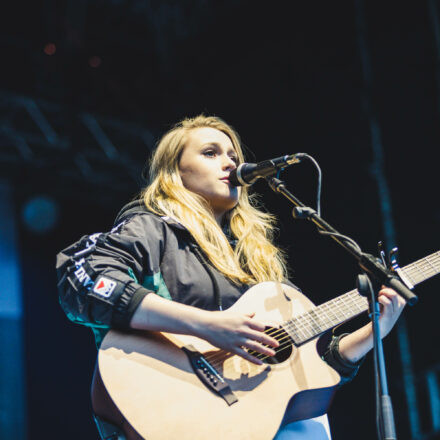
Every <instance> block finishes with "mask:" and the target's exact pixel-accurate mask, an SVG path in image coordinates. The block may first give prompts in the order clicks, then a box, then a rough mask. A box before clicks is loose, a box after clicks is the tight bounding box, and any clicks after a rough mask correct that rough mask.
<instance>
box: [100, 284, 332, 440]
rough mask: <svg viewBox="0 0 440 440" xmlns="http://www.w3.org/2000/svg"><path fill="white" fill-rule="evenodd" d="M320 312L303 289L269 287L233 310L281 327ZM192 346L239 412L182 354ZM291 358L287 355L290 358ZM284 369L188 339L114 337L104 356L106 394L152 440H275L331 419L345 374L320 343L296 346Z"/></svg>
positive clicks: (283, 363) (136, 334) (261, 286)
mask: <svg viewBox="0 0 440 440" xmlns="http://www.w3.org/2000/svg"><path fill="white" fill-rule="evenodd" d="M311 308H314V305H313V303H312V302H311V301H310V300H308V299H307V298H306V297H305V296H304V295H303V294H301V293H300V292H299V291H297V290H296V289H294V288H292V287H290V286H287V285H284V284H280V283H274V282H265V283H261V284H258V285H256V286H254V287H252V288H251V289H249V290H248V291H247V292H246V293H245V294H244V295H243V296H242V297H241V298H240V299H239V300H238V301H237V302H236V303H235V304H234V305H233V306H232V307H231V308H230V309H229V310H230V311H234V312H237V313H242V314H248V313H252V312H255V319H258V320H260V321H263V322H270V323H274V324H279V323H282V322H285V321H286V320H288V319H290V318H292V317H294V316H296V315H299V314H301V313H303V312H304V311H306V310H309V309H311ZM189 344H190V345H192V346H193V347H194V348H196V350H198V351H199V352H200V353H201V354H203V355H204V357H205V358H207V359H208V360H210V359H213V357H216V358H217V360H218V364H217V363H215V361H214V360H213V361H212V364H213V365H215V366H216V368H217V371H218V372H219V373H220V374H221V375H222V376H223V378H224V379H225V380H226V381H227V383H228V384H229V386H230V388H231V390H232V392H233V393H234V395H235V396H236V398H237V399H238V401H237V402H235V403H233V404H232V405H228V404H227V403H226V401H225V400H224V399H223V398H222V397H221V396H219V395H218V394H216V393H215V392H213V391H211V390H210V389H208V388H207V387H206V386H205V385H204V384H203V383H202V381H201V380H200V379H199V378H198V376H197V375H196V374H195V373H194V371H193V368H192V366H191V363H190V361H189V359H188V357H187V355H186V354H185V352H184V351H183V350H182V349H181V347H183V346H187V345H189ZM286 352H287V353H286ZM284 355H285V356H284V357H285V360H283V361H281V362H280V363H277V364H263V365H261V366H258V365H255V364H252V363H250V362H248V361H246V360H244V359H243V358H241V357H239V356H236V355H232V356H231V355H229V356H225V353H224V351H222V350H219V349H218V348H216V347H214V346H212V345H210V344H209V343H208V342H206V341H204V340H202V339H199V338H196V337H192V336H187V335H175V334H170V333H160V332H130V333H122V332H117V331H113V330H112V331H110V332H109V333H108V334H107V335H106V337H105V338H104V340H103V342H102V345H101V348H100V350H99V354H98V366H99V372H100V374H101V377H102V381H103V383H104V386H105V388H106V390H107V392H108V394H109V395H110V397H111V399H112V400H113V402H114V404H115V405H116V406H117V407H118V409H119V411H120V412H121V413H122V415H123V416H124V418H125V419H126V420H127V421H128V423H129V424H130V425H131V426H132V427H133V428H134V429H135V430H136V431H137V432H138V433H139V434H140V435H141V436H142V437H143V438H146V439H148V440H156V439H157V440H159V439H170V438H179V439H180V440H186V439H188V440H189V439H191V440H195V439H196V440H197V439H207V438H209V439H212V440H214V439H225V438H227V439H231V440H244V439H249V440H251V439H252V440H259V439H261V440H269V439H272V438H273V437H274V435H275V433H276V432H277V430H278V429H279V427H280V425H281V424H282V423H288V422H291V421H295V420H302V419H307V418H311V417H316V416H319V415H321V414H324V413H326V412H327V409H328V407H329V405H330V402H331V398H332V396H333V393H334V390H335V388H336V386H337V385H338V384H339V382H340V376H339V375H338V373H337V372H336V371H335V370H333V369H332V368H330V367H329V366H328V365H327V364H326V363H325V362H324V361H322V359H321V358H320V356H319V355H318V353H317V349H316V340H314V341H313V340H312V341H311V342H308V343H306V344H304V345H302V346H300V347H299V348H296V347H295V346H290V348H289V351H287V350H286V351H285V353H284Z"/></svg>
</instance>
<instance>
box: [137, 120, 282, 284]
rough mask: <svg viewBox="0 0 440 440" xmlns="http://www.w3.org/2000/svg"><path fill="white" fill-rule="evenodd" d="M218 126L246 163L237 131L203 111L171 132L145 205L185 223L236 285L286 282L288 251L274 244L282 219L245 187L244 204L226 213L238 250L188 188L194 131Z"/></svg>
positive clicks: (158, 153)
mask: <svg viewBox="0 0 440 440" xmlns="http://www.w3.org/2000/svg"><path fill="white" fill-rule="evenodd" d="M201 127H211V128H215V129H216V130H219V131H221V132H223V133H224V134H226V135H227V136H228V137H229V138H230V139H231V142H232V145H233V147H234V149H235V151H236V153H237V156H238V159H239V162H243V161H244V157H243V151H242V147H241V142H240V138H239V136H238V134H237V132H236V131H235V130H234V129H233V128H232V127H231V126H230V125H228V124H227V123H226V122H224V121H223V120H222V119H220V118H218V117H216V116H205V115H199V116H196V117H194V118H186V119H183V120H182V121H180V122H178V123H177V124H176V125H175V126H174V127H173V128H171V130H169V131H168V132H167V133H165V134H164V135H163V136H162V138H161V139H160V141H159V142H158V144H157V147H156V150H155V151H154V154H153V156H152V157H151V159H150V163H149V165H150V166H149V177H150V183H149V184H148V186H147V187H146V188H144V189H143V190H142V192H141V197H142V199H143V201H144V203H145V206H146V207H147V209H149V210H150V211H152V212H154V213H156V214H158V215H160V216H170V217H172V218H174V219H176V220H178V221H179V222H180V223H181V224H182V225H183V226H185V227H186V228H187V229H188V230H189V232H190V233H191V235H192V236H193V238H194V239H195V240H196V242H197V243H198V245H199V246H200V248H201V249H202V250H203V251H204V253H205V255H206V256H207V257H208V258H209V260H210V262H211V263H212V265H213V266H214V267H216V268H217V269H218V270H219V271H220V272H221V273H223V274H224V275H225V276H226V277H228V278H229V279H231V280H232V281H233V282H234V283H236V284H239V283H243V284H255V283H259V282H263V281H284V280H286V279H287V277H288V273H287V264H286V258H285V254H284V252H283V251H282V250H281V249H279V248H278V247H276V246H275V245H274V244H273V238H274V232H275V231H276V227H275V224H276V218H275V216H274V215H272V214H270V213H267V212H264V211H262V210H261V208H259V204H258V200H257V199H256V197H255V196H252V195H249V193H248V189H247V188H246V187H243V188H242V189H241V192H240V195H239V199H238V203H237V204H236V206H235V207H234V208H232V209H231V210H230V211H228V212H227V213H226V215H225V221H226V222H227V223H229V225H228V226H229V230H230V233H231V235H232V237H233V238H235V239H237V244H236V246H235V249H233V248H232V247H231V245H230V244H229V241H228V239H227V238H226V235H225V234H224V232H223V230H222V228H221V227H220V226H219V225H218V223H217V222H216V220H215V218H214V214H213V211H212V209H211V207H210V205H209V203H208V201H207V200H206V199H205V198H203V197H202V196H200V195H198V194H196V193H194V192H192V191H189V190H188V189H186V188H185V187H184V186H183V183H182V180H181V177H180V173H179V161H180V156H181V153H182V151H183V149H184V147H185V143H186V140H187V134H188V132H189V131H190V130H193V129H195V128H201Z"/></svg>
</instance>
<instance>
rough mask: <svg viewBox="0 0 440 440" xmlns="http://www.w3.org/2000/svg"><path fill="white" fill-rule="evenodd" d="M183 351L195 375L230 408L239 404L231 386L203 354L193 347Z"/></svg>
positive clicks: (186, 347) (185, 348) (183, 348)
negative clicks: (236, 403)
mask: <svg viewBox="0 0 440 440" xmlns="http://www.w3.org/2000/svg"><path fill="white" fill-rule="evenodd" d="M182 350H183V351H184V352H185V354H186V355H187V356H188V359H189V361H190V363H191V366H192V368H193V370H194V373H196V375H197V377H198V378H199V379H200V380H201V381H202V383H203V384H204V385H205V386H206V387H207V388H209V389H210V390H211V391H213V392H214V393H216V394H218V395H219V396H220V397H222V398H223V399H224V400H225V402H226V403H227V404H228V405H229V406H231V405H233V404H234V403H235V402H238V399H237V397H236V396H235V394H234V393H233V392H232V390H231V387H230V386H229V384H228V383H227V382H226V381H225V380H224V379H223V377H222V375H221V374H220V373H219V372H218V371H217V370H216V369H215V368H214V367H213V366H212V365H211V364H210V363H209V362H208V361H207V360H206V359H205V357H204V356H203V355H202V354H201V353H199V352H198V351H197V350H196V349H195V348H194V347H193V346H192V345H186V346H184V347H182Z"/></svg>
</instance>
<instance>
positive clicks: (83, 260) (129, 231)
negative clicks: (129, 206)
mask: <svg viewBox="0 0 440 440" xmlns="http://www.w3.org/2000/svg"><path fill="white" fill-rule="evenodd" d="M165 235H166V229H165V225H164V222H163V221H162V220H161V219H160V218H158V217H156V216H154V215H151V214H144V213H142V214H135V215H133V216H131V217H130V218H127V219H125V220H123V221H122V222H120V223H119V224H118V225H116V226H115V227H114V228H113V229H112V230H111V231H110V232H107V233H96V234H93V235H89V236H84V237H82V238H81V239H80V240H79V241H77V242H76V243H74V244H73V245H71V246H69V247H67V248H66V249H64V250H63V251H61V252H60V253H59V254H58V255H57V258H56V270H57V277H58V292H59V297H60V304H61V307H62V308H63V310H64V312H65V313H66V315H67V316H68V318H69V319H70V320H72V321H73V322H76V323H80V324H84V325H86V326H89V327H92V328H102V329H106V328H111V327H114V328H119V329H128V328H129V324H130V320H131V317H132V316H133V313H134V311H135V310H136V308H137V306H138V305H139V303H140V302H141V301H142V299H143V298H144V297H145V295H147V294H148V293H150V292H151V291H149V290H147V289H146V288H144V287H143V286H142V280H143V279H144V277H146V276H150V275H153V274H154V273H157V272H159V270H160V269H159V268H160V261H161V256H162V255H163V250H164V246H165Z"/></svg>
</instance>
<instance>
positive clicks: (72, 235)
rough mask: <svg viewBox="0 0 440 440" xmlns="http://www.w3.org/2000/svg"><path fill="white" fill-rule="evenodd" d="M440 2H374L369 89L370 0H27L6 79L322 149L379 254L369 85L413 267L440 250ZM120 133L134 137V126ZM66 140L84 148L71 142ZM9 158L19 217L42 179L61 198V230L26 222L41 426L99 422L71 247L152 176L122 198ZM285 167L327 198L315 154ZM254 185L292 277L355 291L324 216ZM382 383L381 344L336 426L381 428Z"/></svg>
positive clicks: (426, 297)
mask: <svg viewBox="0 0 440 440" xmlns="http://www.w3.org/2000/svg"><path fill="white" fill-rule="evenodd" d="M432 3H434V4H435V3H436V2H431V3H430V2H417V3H416V2H411V3H410V4H402V3H400V2H387V4H386V5H384V4H383V2H378V1H370V2H368V5H367V7H366V10H365V14H364V15H363V18H364V20H365V23H366V31H367V34H366V41H367V44H368V46H367V51H368V54H369V56H370V59H371V64H370V66H369V67H370V68H371V71H372V75H373V83H372V87H370V88H368V87H366V85H365V81H364V80H363V75H362V64H361V53H362V52H361V51H360V49H359V45H358V41H359V40H358V33H357V32H358V28H357V26H356V19H355V17H356V13H357V11H359V5H360V4H361V2H354V1H342V2H338V3H337V4H334V3H331V4H330V3H328V2H313V3H308V2H293V3H291V2H277V3H274V4H273V5H270V4H268V3H263V2H249V1H235V2H232V1H225V2H217V1H201V0H200V1H196V0H194V1H187V2H177V1H170V0H167V1H164V2H157V3H155V2H153V1H139V2H124V1H109V2H103V1H94V2H92V1H90V2H88V1H82V2H77V3H74V2H69V1H62V2H50V1H49V2H47V1H46V2H33V3H32V4H27V3H23V4H21V3H20V2H17V3H16V4H15V6H12V5H9V8H8V14H5V15H3V17H7V20H4V23H3V27H2V29H3V30H2V31H1V35H2V39H1V41H2V43H1V44H2V47H3V54H4V60H5V61H6V62H5V63H4V65H3V68H2V72H1V79H2V87H1V88H2V90H3V91H8V92H11V93H13V94H17V95H25V96H31V97H35V98H42V99H45V100H48V101H51V102H53V103H57V105H60V106H62V108H63V109H67V110H66V114H69V112H70V113H74V112H77V111H88V112H92V113H95V114H100V115H106V116H111V117H113V118H118V119H120V120H123V121H127V122H130V121H133V122H136V123H137V124H140V125H145V126H146V127H148V128H149V129H150V130H151V131H152V132H153V133H154V136H155V138H157V136H158V135H159V134H160V133H162V132H163V131H164V130H165V129H166V128H168V126H169V125H170V124H171V123H173V122H175V121H177V120H178V119H179V118H181V117H183V116H188V115H195V114H197V113H200V112H202V111H203V112H205V113H208V114H216V115H219V116H221V117H223V118H224V119H225V120H226V121H228V122H229V123H231V124H232V125H233V126H234V127H235V128H236V129H237V130H238V131H239V133H240V134H241V136H242V139H243V141H244V143H245V145H246V146H248V147H249V149H250V150H252V151H253V153H254V155H255V158H256V159H257V160H263V159H266V158H270V157H276V156H279V155H282V154H286V153H291V152H296V151H306V152H308V153H309V154H311V155H313V156H314V157H315V158H316V160H317V161H318V162H319V163H320V165H321V167H322V169H323V173H324V180H323V195H322V215H323V217H324V218H325V219H327V220H328V221H329V222H330V223H331V224H333V225H334V226H335V227H336V228H338V229H339V230H340V231H341V232H343V233H346V234H348V235H350V236H352V237H354V238H355V239H357V240H358V242H359V243H360V245H361V246H362V247H363V248H364V249H365V250H369V251H373V252H374V250H375V247H376V243H377V241H378V240H380V239H383V238H384V231H383V223H382V219H381V210H380V203H379V202H380V200H379V196H378V187H377V184H376V181H375V179H374V172H375V170H374V168H373V167H372V164H373V153H372V147H371V144H372V138H371V135H370V125H369V124H370V120H369V117H368V113H367V112H366V111H365V107H363V104H362V103H363V102H365V97H367V99H368V100H369V101H370V102H371V104H372V109H373V113H374V114H375V115H376V117H377V121H378V126H379V128H380V134H381V141H382V142H381V143H382V146H383V154H384V163H385V170H384V173H385V176H386V180H387V182H388V185H389V189H390V194H391V202H392V215H393V220H394V224H395V228H396V238H397V243H398V245H399V246H400V249H401V252H400V253H401V261H402V265H404V264H407V263H410V262H411V261H413V260H415V259H418V258H421V257H423V256H425V255H426V254H429V253H431V252H433V251H436V250H438V242H439V240H438V238H439V236H438V229H437V228H438V225H439V221H440V208H439V207H438V203H437V202H438V183H437V175H438V163H437V157H438V154H437V151H436V150H437V149H438V145H439V121H440V114H439V88H438V87H439V86H440V84H438V83H437V80H436V78H437V77H438V75H439V73H438V72H439V65H438V55H437V53H438V52H437V47H436V44H435V30H434V27H433V26H432V22H433V20H435V19H436V20H437V23H438V20H439V18H438V14H437V15H434V16H433V15H432V11H431V12H430V10H429V4H432ZM136 8H137V9H136ZM434 12H435V11H434ZM51 41H54V42H56V44H57V52H56V54H55V55H53V56H47V55H45V54H44V53H43V47H44V45H45V44H46V43H47V42H51ZM92 55H99V56H100V57H101V58H102V64H101V66H100V67H99V68H95V69H93V68H91V67H90V65H89V64H88V59H89V57H90V56H92ZM363 100H364V101H363ZM68 122H69V121H67V122H66V124H65V126H66V127H67V126H68ZM60 130H61V129H60ZM66 130H67V128H66ZM59 134H61V133H59ZM79 141H81V139H80V140H79ZM117 146H118V148H120V149H121V150H123V149H124V144H123V140H122V141H120V142H119V144H118V145H117ZM147 153H148V149H147V148H146V147H145V145H144V146H139V151H137V152H136V153H135V159H136V160H137V163H138V165H139V173H140V171H141V168H142V160H143V158H145V156H146V154H147ZM65 154H66V160H69V154H70V153H69V150H67V151H66V152H65ZM250 159H251V160H253V158H252V157H250ZM2 174H4V175H5V176H7V177H8V179H10V181H11V183H12V184H13V186H14V192H15V201H16V215H17V218H18V219H19V218H20V215H21V209H22V206H23V203H24V202H25V201H26V200H28V199H29V198H30V197H32V196H33V195H35V194H41V193H44V194H49V195H51V196H52V197H54V198H55V200H56V201H57V203H58V204H59V207H60V219H59V222H58V224H57V226H56V228H55V229H54V230H52V231H51V232H50V233H48V234H45V235H40V236H38V235H35V234H32V233H30V232H28V231H27V230H26V229H25V227H24V225H23V223H21V222H20V229H19V237H20V252H21V261H22V271H23V289H24V298H25V303H24V304H25V316H26V319H25V325H26V341H25V344H26V353H27V354H26V361H27V362H26V366H27V378H26V380H27V390H28V396H27V397H28V421H29V438H30V439H39V438H43V437H44V438H64V439H66V440H67V439H73V438H91V439H92V438H97V434H96V432H95V429H94V427H93V425H92V422H91V417H90V402H89V395H88V393H89V384H90V378H91V374H92V368H93V364H94V358H95V355H96V350H95V347H94V343H93V339H92V334H91V333H90V332H89V330H87V329H86V328H81V327H79V326H75V325H73V324H71V323H69V322H68V320H67V319H66V317H65V316H64V314H63V312H62V311H61V309H60V307H59V305H58V300H57V292H56V280H55V271H54V259H55V254H56V252H57V251H59V250H60V249H62V248H63V247H65V246H67V245H68V244H70V243H71V242H73V241H74V240H76V239H78V238H79V237H80V236H82V235H84V234H88V233H93V232H99V231H105V230H108V229H109V228H110V227H111V225H112V222H113V219H114V217H115V215H116V213H117V212H118V210H119V208H120V206H121V205H122V204H123V203H124V202H125V201H127V200H128V199H130V198H131V197H132V196H133V195H134V194H135V193H136V191H137V190H138V189H139V187H138V185H137V184H136V183H134V182H133V185H132V188H130V189H128V190H127V189H125V187H124V189H123V190H120V191H114V193H113V194H111V197H108V193H107V192H106V189H105V188H102V189H101V190H100V191H101V194H100V193H99V191H98V192H97V193H96V192H95V193H96V194H94V195H93V197H90V194H88V191H87V187H88V185H92V184H91V183H88V182H87V181H85V182H83V185H78V186H77V187H72V185H71V184H70V182H69V181H67V180H63V179H62V178H61V177H56V178H54V177H53V175H52V176H51V175H50V173H46V172H45V168H44V166H42V167H40V168H39V169H33V167H32V164H28V163H27V164H25V165H23V166H21V165H17V167H16V168H14V173H12V174H11V173H10V172H8V170H6V167H2ZM285 180H286V182H287V183H288V185H289V186H290V188H291V190H292V191H293V192H294V194H296V195H297V196H298V197H299V198H300V199H301V200H302V201H304V202H306V203H310V204H312V203H314V200H315V193H316V173H315V170H314V169H313V168H312V166H311V165H310V164H308V163H304V165H301V166H297V167H295V168H292V169H290V170H288V171H287V172H286V173H285ZM116 186H117V182H116ZM254 188H255V190H256V191H257V192H259V193H261V194H262V198H261V199H262V201H263V203H264V205H265V207H266V209H268V210H269V211H271V212H274V213H276V214H277V215H278V216H279V219H280V234H279V237H278V242H279V243H280V244H281V245H282V246H284V247H285V248H287V249H288V251H289V256H290V264H291V267H292V272H293V275H292V280H293V281H294V282H295V283H296V284H298V285H299V286H301V288H302V289H303V290H304V291H305V292H306V293H307V294H308V296H309V297H310V298H311V299H312V300H313V301H314V302H315V303H317V304H319V303H321V302H323V301H325V300H327V299H330V298H332V297H334V296H336V295H338V294H341V293H343V292H345V291H347V290H350V289H352V288H353V286H354V283H355V276H356V274H357V267H356V264H355V263H354V262H353V261H352V260H351V257H349V256H348V255H346V254H345V253H344V252H343V251H342V250H341V249H339V248H338V246H337V245H336V244H335V243H333V242H332V241H331V240H328V239H326V238H323V237H319V236H317V234H316V233H315V231H314V227H313V226H312V225H311V224H308V223H305V222H300V221H295V222H294V221H293V219H292V218H291V215H290V207H289V206H288V205H287V204H286V203H284V201H283V200H282V199H281V197H278V196H275V195H273V194H272V193H271V192H270V191H269V190H268V189H267V188H266V186H265V184H264V183H257V184H256V185H255V186H254ZM107 191H110V190H107ZM112 191H113V190H112ZM104 200H105V202H104ZM438 288H439V280H438V279H435V280H430V281H428V282H426V283H425V284H424V285H421V286H419V287H418V288H417V293H418V294H419V295H420V302H419V304H418V305H417V306H415V307H413V308H411V309H408V310H406V311H405V317H406V321H407V326H408V329H409V335H410V342H411V354H412V360H413V365H414V369H415V372H416V374H422V373H423V372H424V371H426V370H427V369H428V368H430V367H432V366H434V365H435V364H438V363H439V361H440V360H439V355H438V351H437V350H436V347H437V345H438V343H437V335H438V330H437V328H436V327H437V326H436V320H437V307H438V304H439V301H438V297H437V291H438ZM363 322H364V320H363V319H359V320H358V321H357V322H355V323H353V324H351V325H349V326H348V328H352V327H355V326H358V325H360V324H361V323H363ZM385 350H386V359H387V365H388V374H389V381H390V387H391V388H390V391H391V395H392V397H393V402H394V405H395V411H396V422H397V426H398V435H399V438H402V439H403V438H407V439H408V438H410V435H409V425H408V418H407V408H406V405H405V399H404V393H403V384H402V372H401V365H400V361H399V355H398V352H397V342H396V334H395V331H394V332H393V333H392V334H390V336H389V337H388V338H387V339H386V340H385ZM373 389H374V387H373V374H372V362H371V357H370V356H369V357H368V358H367V360H366V362H365V364H364V365H363V367H362V369H361V371H360V373H359V375H358V377H357V378H356V380H355V381H354V382H353V383H351V384H349V385H347V386H345V387H344V388H343V389H341V390H340V391H339V393H338V395H337V396H336V398H335V401H334V404H333V406H332V409H331V411H330V422H331V426H332V432H333V436H334V438H335V439H346V438H347V439H348V438H354V437H355V438H359V439H361V438H362V439H364V438H365V439H367V438H368V439H369V438H374V436H375V426H374V395H373ZM421 399H422V400H421V402H420V410H421V411H422V420H423V423H424V426H425V425H427V424H428V422H429V420H428V418H427V410H426V403H424V402H426V397H425V396H423V395H421ZM423 399H424V400H423Z"/></svg>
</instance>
